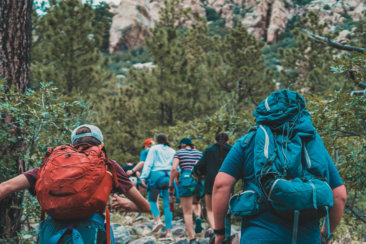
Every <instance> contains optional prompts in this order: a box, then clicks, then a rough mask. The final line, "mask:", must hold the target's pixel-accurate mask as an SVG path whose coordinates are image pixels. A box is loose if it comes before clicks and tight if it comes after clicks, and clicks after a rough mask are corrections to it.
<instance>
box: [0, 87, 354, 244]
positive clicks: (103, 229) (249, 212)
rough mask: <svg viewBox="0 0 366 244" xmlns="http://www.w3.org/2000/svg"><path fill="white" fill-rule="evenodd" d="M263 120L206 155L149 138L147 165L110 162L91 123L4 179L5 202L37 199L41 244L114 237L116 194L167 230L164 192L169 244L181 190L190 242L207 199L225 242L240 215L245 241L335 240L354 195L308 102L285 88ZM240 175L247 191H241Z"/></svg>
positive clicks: (268, 102) (221, 135) (258, 115)
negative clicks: (15, 197) (21, 194)
mask: <svg viewBox="0 0 366 244" xmlns="http://www.w3.org/2000/svg"><path fill="white" fill-rule="evenodd" d="M254 116H255V119H256V120H255V126H254V127H252V128H251V129H250V130H249V132H248V133H247V134H246V135H244V136H243V137H241V138H239V139H238V140H237V141H236V143H235V144H234V146H233V147H231V146H230V145H229V144H228V143H229V137H228V135H227V134H226V133H225V132H218V133H217V134H216V137H215V143H214V144H213V145H211V146H209V147H208V148H206V149H205V150H204V152H203V153H202V152H201V151H199V150H197V149H196V148H195V146H194V144H193V142H192V140H191V139H190V138H187V137H184V138H182V139H181V140H180V142H179V146H178V150H177V151H176V150H174V149H173V148H172V147H171V145H170V143H169V140H168V137H167V136H166V135H165V134H162V133H161V134H158V135H157V137H156V138H155V140H153V139H152V138H149V139H147V140H145V142H144V150H143V151H142V152H141V154H140V161H139V163H137V164H136V165H135V164H133V163H132V162H128V163H127V164H126V165H125V166H123V168H122V167H121V166H120V165H119V164H118V163H117V162H116V161H114V160H112V159H110V158H108V156H107V151H106V147H105V146H104V144H103V134H102V132H101V131H100V129H99V128H98V127H96V126H94V125H88V124H85V125H81V126H79V127H77V128H76V129H74V130H73V132H72V134H71V142H72V144H71V145H62V146H59V147H56V148H54V149H51V148H50V149H48V151H47V153H46V156H45V158H44V160H43V162H42V164H41V166H40V168H35V169H31V170H29V171H26V172H25V173H23V174H21V175H18V176H16V177H14V178H12V179H9V180H8V181H5V182H3V183H1V184H0V200H1V199H3V198H4V197H6V196H7V195H9V194H10V193H13V192H16V191H19V190H22V189H29V190H30V192H31V193H32V194H34V195H37V198H38V201H39V202H40V205H41V207H42V218H41V219H42V221H41V223H40V227H39V242H40V243H108V244H109V243H114V238H113V232H112V231H111V227H110V220H109V210H108V207H106V206H107V202H108V198H109V195H110V194H111V193H114V194H113V198H112V200H111V204H110V205H109V206H111V207H112V208H114V209H118V210H119V211H122V212H136V213H137V214H138V215H137V218H139V217H140V215H141V213H149V212H150V213H151V214H152V216H153V228H152V232H158V231H159V230H160V229H161V228H162V227H163V226H164V224H163V223H162V220H161V219H160V212H159V204H158V203H159V201H158V199H159V197H160V198H162V208H163V212H164V218H165V228H164V229H165V233H163V235H162V240H163V241H166V242H169V243H170V242H173V238H172V233H171V229H172V219H173V212H172V210H173V209H172V206H171V203H172V196H173V195H175V196H176V197H177V198H179V201H180V205H181V209H182V210H183V217H184V223H185V226H186V230H187V236H188V240H189V242H190V243H196V242H197V240H196V234H197V233H200V232H202V230H203V228H202V219H201V205H200V199H201V197H204V199H205V204H206V208H205V209H206V216H207V222H208V225H209V228H210V229H211V230H212V235H211V241H212V242H214V243H216V244H219V243H230V216H231V215H237V216H241V218H242V227H241V241H240V242H241V243H254V244H255V243H274V244H276V243H281V244H282V243H328V241H329V240H330V239H331V237H332V233H333V232H334V231H335V229H336V226H337V225H338V224H339V222H340V220H341V218H342V215H343V210H344V206H345V202H346V198H347V193H346V188H345V186H344V183H343V181H342V179H341V177H340V175H339V173H338V171H337V169H336V167H335V165H334V163H333V161H332V159H331V157H330V156H329V154H328V152H327V150H326V149H325V147H324V144H323V142H322V140H321V138H320V136H319V134H318V133H317V131H316V129H315V128H314V127H313V125H312V122H311V118H310V115H309V113H308V111H307V110H306V105H305V100H304V99H303V97H302V96H301V95H300V94H298V93H297V92H293V91H289V90H280V91H276V92H273V93H272V94H270V95H269V96H268V97H267V98H266V99H265V100H263V101H262V102H261V103H260V104H259V105H258V107H257V108H256V110H255V111H254ZM177 175H179V177H177ZM238 180H243V182H244V184H243V191H242V192H241V193H240V194H236V195H233V193H234V185H235V183H236V182H237V181H238ZM144 191H146V193H147V200H146V199H145V197H144ZM8 207H10V206H8ZM43 213H47V214H48V217H47V218H44V217H43ZM321 219H324V223H322V224H320V220H321ZM320 225H321V228H319V226H320Z"/></svg>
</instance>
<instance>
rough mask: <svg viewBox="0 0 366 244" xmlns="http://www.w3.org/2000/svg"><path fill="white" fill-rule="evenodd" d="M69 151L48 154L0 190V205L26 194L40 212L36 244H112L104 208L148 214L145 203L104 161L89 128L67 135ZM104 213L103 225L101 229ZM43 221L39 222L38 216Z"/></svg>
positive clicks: (99, 141)
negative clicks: (37, 165) (34, 197)
mask: <svg viewBox="0 0 366 244" xmlns="http://www.w3.org/2000/svg"><path fill="white" fill-rule="evenodd" d="M71 140H72V145H61V146H58V147H56V148H54V149H52V148H48V150H47V153H46V155H45V157H44V159H43V162H42V164H41V166H40V168H35V169H32V170H29V171H27V172H25V173H23V174H21V175H18V176H16V177H14V178H12V179H10V180H8V181H6V182H3V183H1V184H0V200H1V199H2V198H4V197H6V196H7V195H8V194H10V193H13V192H16V191H19V190H23V189H29V190H30V192H31V193H32V194H34V195H37V199H38V201H39V203H40V205H41V207H42V217H41V219H42V221H41V223H40V228H39V243H41V244H42V243H55V244H56V243H69V242H71V243H98V244H99V243H108V244H110V243H114V238H113V233H112V231H111V228H110V222H109V211H108V208H107V207H106V205H107V202H108V199H109V195H110V193H119V194H123V195H124V197H120V196H119V195H117V194H114V197H113V199H112V207H113V208H118V209H120V211H129V212H131V211H134V212H149V211H150V206H149V203H148V202H147V201H146V199H145V198H144V197H143V196H142V195H141V194H140V193H139V191H138V190H137V189H136V188H135V187H134V186H133V185H132V183H131V182H130V180H129V179H128V176H127V174H126V173H125V172H124V171H123V169H122V168H121V167H120V166H119V165H118V163H117V162H116V161H114V160H111V159H109V158H108V157H107V155H106V150H105V147H104V145H103V135H102V132H101V131H100V129H99V128H98V127H96V126H94V125H81V126H79V127H77V128H76V129H75V130H74V131H73V132H72V134H71ZM104 210H106V216H105V218H106V223H104V222H105V221H104V214H103V213H104ZM45 213H47V214H48V217H47V218H46V219H44V214H45Z"/></svg>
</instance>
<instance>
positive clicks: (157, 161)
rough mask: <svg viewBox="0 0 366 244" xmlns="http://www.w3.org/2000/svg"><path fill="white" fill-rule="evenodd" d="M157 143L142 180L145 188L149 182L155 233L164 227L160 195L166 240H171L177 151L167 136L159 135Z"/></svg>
mask: <svg viewBox="0 0 366 244" xmlns="http://www.w3.org/2000/svg"><path fill="white" fill-rule="evenodd" d="M156 142H157V145H154V146H152V147H151V148H150V150H149V153H148V155H147V158H146V161H145V163H144V168H143V171H142V173H141V177H140V179H141V184H142V185H144V186H146V182H147V180H148V181H149V186H150V187H149V191H148V200H149V203H150V207H151V212H152V214H153V217H154V221H153V223H154V226H153V232H157V231H159V230H160V228H161V227H162V226H163V224H162V223H161V221H160V212H159V207H158V203H157V201H158V196H159V194H160V195H161V196H162V198H163V210H164V215H165V225H166V238H167V239H169V240H170V239H171V228H172V219H173V214H172V212H171V211H170V208H169V193H168V186H169V179H170V170H171V168H172V163H173V156H174V153H175V150H174V149H172V148H171V147H170V143H169V141H168V137H167V136H166V135H165V134H162V133H161V134H158V136H157V138H156Z"/></svg>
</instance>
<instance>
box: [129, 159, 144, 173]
mask: <svg viewBox="0 0 366 244" xmlns="http://www.w3.org/2000/svg"><path fill="white" fill-rule="evenodd" d="M144 163H145V161H140V162H139V163H138V164H136V166H135V167H134V168H133V169H132V170H127V172H126V173H127V175H128V176H130V175H132V174H133V173H134V172H137V171H140V170H141V169H142V167H144ZM138 177H140V176H138Z"/></svg>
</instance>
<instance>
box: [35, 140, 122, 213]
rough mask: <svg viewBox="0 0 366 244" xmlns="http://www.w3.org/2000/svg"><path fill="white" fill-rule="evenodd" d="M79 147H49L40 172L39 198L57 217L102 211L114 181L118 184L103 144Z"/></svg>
mask: <svg viewBox="0 0 366 244" xmlns="http://www.w3.org/2000/svg"><path fill="white" fill-rule="evenodd" d="M77 146H78V147H75V146H71V145H62V146H59V147H56V148H55V149H54V150H52V148H49V149H48V152H47V155H46V156H45V158H44V160H43V162H42V165H41V167H40V169H39V171H38V177H37V182H36V193H37V198H38V201H39V203H40V205H41V207H42V210H43V211H45V212H46V213H47V214H48V215H49V216H51V217H53V218H55V219H82V218H87V217H90V216H91V215H92V214H94V213H96V212H103V211H104V209H105V207H106V204H107V201H108V197H109V194H110V192H111V189H112V185H113V181H114V183H115V185H116V186H117V184H118V182H117V178H116V174H115V171H114V168H113V167H112V166H111V163H110V162H109V160H108V159H107V158H106V155H105V153H104V152H103V150H102V148H103V144H101V145H99V146H90V145H87V148H86V149H85V147H84V146H83V145H81V146H80V145H77ZM108 166H110V167H109V168H108ZM109 169H110V170H112V173H113V174H112V173H111V172H110V171H108V170H109Z"/></svg>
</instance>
